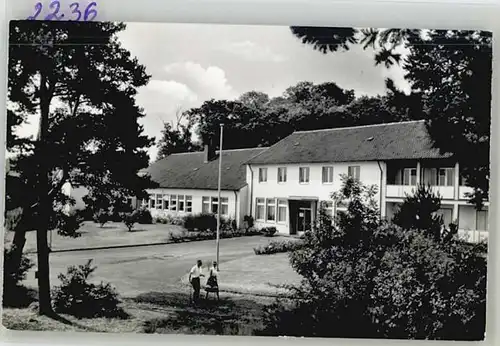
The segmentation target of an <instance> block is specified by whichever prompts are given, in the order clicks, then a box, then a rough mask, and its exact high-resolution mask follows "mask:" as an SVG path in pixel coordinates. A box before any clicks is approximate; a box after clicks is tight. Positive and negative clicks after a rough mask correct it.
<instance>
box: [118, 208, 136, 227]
mask: <svg viewBox="0 0 500 346" xmlns="http://www.w3.org/2000/svg"><path fill="white" fill-rule="evenodd" d="M121 219H122V221H123V223H124V224H125V226H126V227H127V229H128V231H129V232H131V231H132V229H133V228H134V225H135V223H136V222H137V220H138V219H139V213H138V212H137V211H133V212H129V213H122V214H121Z"/></svg>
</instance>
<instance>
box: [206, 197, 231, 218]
mask: <svg viewBox="0 0 500 346" xmlns="http://www.w3.org/2000/svg"><path fill="white" fill-rule="evenodd" d="M220 205H221V209H220V213H221V215H225V216H227V215H228V214H229V199H228V198H227V197H221V199H220ZM201 211H202V212H203V213H205V214H210V213H212V214H217V213H218V212H219V198H218V197H205V196H204V197H203V198H202V203H201Z"/></svg>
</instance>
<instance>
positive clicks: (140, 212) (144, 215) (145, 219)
mask: <svg viewBox="0 0 500 346" xmlns="http://www.w3.org/2000/svg"><path fill="white" fill-rule="evenodd" d="M135 212H136V215H137V220H136V222H137V223H138V224H141V225H151V224H152V223H153V217H152V216H151V212H150V211H149V210H148V209H146V208H140V209H137V210H135Z"/></svg>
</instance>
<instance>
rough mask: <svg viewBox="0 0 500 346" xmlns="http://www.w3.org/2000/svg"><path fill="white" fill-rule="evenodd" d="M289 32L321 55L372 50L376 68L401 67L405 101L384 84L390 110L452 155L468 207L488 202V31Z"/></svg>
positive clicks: (389, 83) (308, 29) (391, 85)
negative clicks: (421, 126)
mask: <svg viewBox="0 0 500 346" xmlns="http://www.w3.org/2000/svg"><path fill="white" fill-rule="evenodd" d="M291 30H292V33H293V34H294V35H296V36H297V37H299V38H300V39H301V40H302V42H303V43H305V44H310V45H312V46H313V48H314V49H316V50H318V51H320V52H322V53H328V52H339V51H345V50H348V49H349V48H350V46H351V45H353V44H361V45H363V47H364V48H365V49H366V48H373V49H374V50H375V56H374V60H375V63H376V64H377V65H378V64H384V65H385V66H386V67H390V66H392V65H394V64H400V65H401V66H402V67H403V68H404V70H405V72H406V74H405V79H406V81H408V83H409V84H410V87H411V91H410V93H409V94H405V93H404V92H402V91H400V90H397V88H396V87H395V85H394V82H392V81H390V80H389V81H387V86H388V89H389V92H390V93H389V94H390V97H391V98H392V99H393V102H394V104H396V105H399V106H400V107H402V109H404V108H406V111H407V114H408V115H409V117H410V118H412V119H416V118H422V119H426V120H427V123H428V128H429V132H430V135H431V137H432V138H433V140H434V144H435V146H436V147H437V148H439V149H440V150H441V151H442V152H447V153H452V154H454V156H455V157H456V159H457V160H458V162H459V163H460V169H461V173H462V175H463V176H464V177H465V178H466V181H467V185H468V186H471V187H472V188H473V189H474V192H473V193H472V194H471V195H469V198H470V202H472V203H474V204H475V205H476V207H477V208H481V207H482V204H483V201H484V199H487V198H488V191H489V174H490V173H489V162H490V161H489V153H490V124H491V117H490V115H491V77H492V34H491V32H486V31H478V30H475V31H473V30H411V29H381V30H377V29H367V30H357V29H344V28H323V27H321V28H320V27H292V28H291ZM401 48H403V49H404V50H405V54H404V55H402V54H401V51H402V49H401ZM478 85H481V88H478V87H477V86H478ZM422 106H423V107H422Z"/></svg>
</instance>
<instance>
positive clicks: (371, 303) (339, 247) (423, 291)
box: [260, 179, 486, 340]
mask: <svg viewBox="0 0 500 346" xmlns="http://www.w3.org/2000/svg"><path fill="white" fill-rule="evenodd" d="M334 196H335V197H336V198H338V199H340V200H345V201H347V203H348V208H347V212H346V213H343V214H341V216H340V217H339V220H338V223H336V225H335V226H331V225H329V224H327V223H324V224H322V225H320V226H318V227H317V228H316V229H315V230H313V231H310V232H308V233H307V234H306V237H305V239H304V242H305V246H304V247H302V248H300V249H298V250H295V251H293V252H291V253H290V263H291V265H292V267H293V268H294V270H295V271H296V272H297V273H299V274H300V275H301V276H302V277H303V280H302V283H301V284H300V285H299V286H297V287H291V288H290V290H291V292H292V293H293V295H294V297H295V298H296V299H295V300H294V301H293V302H289V303H288V304H287V303H286V302H280V301H277V302H276V303H275V304H273V305H272V306H270V307H268V308H266V311H265V317H264V323H265V325H266V327H265V328H264V330H262V331H261V332H260V334H263V335H290V336H318V337H358V338H401V339H408V338H409V339H453V340H456V339H466V340H480V339H482V338H483V337H484V326H485V324H484V323H485V307H486V305H485V304H486V259H485V256H484V253H482V252H481V251H479V250H478V249H477V248H475V247H471V246H469V245H467V244H464V243H463V242H460V241H459V240H457V239H456V238H453V237H452V238H449V239H448V241H446V242H444V241H436V240H435V239H434V237H433V236H429V235H428V234H426V232H422V231H421V230H418V229H403V228H401V227H399V226H398V225H395V224H390V223H386V222H384V221H381V220H379V219H377V218H376V217H375V215H374V212H375V206H376V202H375V200H374V198H373V197H374V196H373V190H372V189H371V188H370V187H366V186H363V185H361V184H360V183H359V182H356V181H351V179H346V180H345V181H344V183H343V186H342V189H341V191H339V193H336V194H334ZM352 232H355V234H356V238H354V237H352V235H351V234H352Z"/></svg>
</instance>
